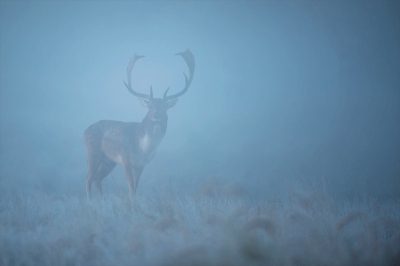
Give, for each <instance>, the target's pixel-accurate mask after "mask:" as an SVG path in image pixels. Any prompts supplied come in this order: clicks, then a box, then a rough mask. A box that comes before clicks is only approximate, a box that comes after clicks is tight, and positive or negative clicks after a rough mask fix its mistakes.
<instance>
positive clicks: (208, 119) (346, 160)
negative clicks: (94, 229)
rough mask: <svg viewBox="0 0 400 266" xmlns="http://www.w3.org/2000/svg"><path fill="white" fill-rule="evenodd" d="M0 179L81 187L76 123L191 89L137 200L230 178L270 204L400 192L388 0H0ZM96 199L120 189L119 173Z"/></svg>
mask: <svg viewBox="0 0 400 266" xmlns="http://www.w3.org/2000/svg"><path fill="white" fill-rule="evenodd" d="M0 17H1V19H0V20H1V26H0V27H1V28H0V29H1V36H0V37H1V58H0V61H1V69H0V70H1V72H0V74H1V83H0V85H1V94H0V97H1V110H0V111H1V121H0V122H1V124H0V125H1V128H0V134H1V135H0V137H1V143H0V144H1V146H0V149H1V154H0V156H1V157H0V163H1V165H0V176H1V180H0V184H1V186H2V188H3V189H5V190H7V191H12V192H15V193H48V194H60V195H79V196H85V176H86V171H87V168H86V153H85V148H84V144H83V138H82V135H83V131H84V130H85V129H86V128H87V127H88V126H89V125H90V124H92V123H94V122H96V121H98V120H101V119H113V120H121V121H141V119H142V118H143V117H144V115H145V114H146V111H147V110H146V109H145V108H143V107H142V106H141V105H140V103H139V101H138V100H137V99H135V97H133V96H132V95H131V94H130V93H129V92H128V91H127V89H126V88H125V86H124V85H123V80H125V79H126V72H125V71H126V67H127V64H128V61H129V59H130V57H131V56H132V55H133V54H134V53H135V52H137V53H138V54H141V55H146V57H145V58H143V59H141V60H140V61H139V62H138V63H137V65H136V67H135V69H134V71H133V72H134V74H133V79H134V82H133V85H134V86H136V88H137V90H138V91H140V92H142V93H148V91H149V85H150V84H153V89H154V93H155V96H156V97H161V96H162V94H163V92H164V90H165V89H166V88H167V87H168V86H171V92H170V93H174V92H177V91H179V90H181V89H182V88H183V85H184V77H183V75H182V72H183V71H184V72H185V73H188V70H187V67H186V65H185V63H184V61H183V60H182V58H180V57H177V56H175V55H174V54H175V53H176V52H181V51H184V50H185V49H186V48H189V49H190V50H191V51H192V52H193V54H194V55H195V58H196V70H195V75H194V79H193V83H192V85H191V87H190V89H189V91H188V92H187V94H185V95H184V96H182V97H181V98H180V100H179V102H178V103H177V105H176V106H175V107H174V108H172V109H170V110H169V124H168V130H167V134H166V136H165V138H164V140H163V141H162V143H161V144H160V146H159V149H158V152H157V155H156V157H155V159H154V160H153V161H152V162H151V163H149V164H148V166H147V167H146V168H145V170H144V172H143V175H142V178H141V180H140V182H139V189H138V194H139V195H142V196H149V197H159V196H161V197H162V196H163V195H165V194H166V193H174V194H178V195H195V194H196V193H198V191H199V189H200V188H201V187H203V186H204V184H210V183H213V182H214V181H216V180H218V182H220V183H218V184H221V186H224V185H236V186H240V187H243V188H245V189H246V190H247V192H248V193H249V195H250V196H251V198H252V199H267V200H273V199H278V198H279V197H281V196H284V195H286V194H287V193H288V191H289V189H292V188H296V187H297V186H298V185H299V184H303V186H306V187H308V186H309V187H322V185H323V184H325V185H326V187H327V188H328V189H329V190H330V191H331V192H332V193H335V194H336V195H338V196H340V197H345V198H351V197H353V196H354V195H356V194H359V193H367V194H368V195H371V196H374V197H377V198H381V199H385V198H387V197H394V196H396V197H397V196H400V195H399V194H400V74H399V70H400V7H399V3H398V2H397V1H193V2H191V1H146V2H145V1H143V2H142V1H138V2H136V1H135V2H131V1H120V2H117V1H71V2H55V1H1V10H0ZM103 186H104V190H105V193H106V194H110V193H116V192H118V191H120V190H123V191H125V192H126V193H127V191H128V190H127V187H126V182H125V178H124V176H123V173H122V171H121V168H120V167H117V168H116V170H115V171H114V173H112V174H111V175H110V176H109V177H107V178H106V179H105V180H104V181H103Z"/></svg>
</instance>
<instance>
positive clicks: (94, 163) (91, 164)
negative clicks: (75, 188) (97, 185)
mask: <svg viewBox="0 0 400 266" xmlns="http://www.w3.org/2000/svg"><path fill="white" fill-rule="evenodd" d="M100 165H101V161H100V160H98V159H96V158H93V157H89V158H88V172H87V175H86V196H87V198H88V199H90V197H91V188H92V183H93V180H94V177H95V175H96V173H97V171H98V170H99V168H100Z"/></svg>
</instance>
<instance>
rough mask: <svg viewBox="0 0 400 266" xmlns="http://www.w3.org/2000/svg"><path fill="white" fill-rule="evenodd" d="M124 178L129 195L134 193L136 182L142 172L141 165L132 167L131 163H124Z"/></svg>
mask: <svg viewBox="0 0 400 266" xmlns="http://www.w3.org/2000/svg"><path fill="white" fill-rule="evenodd" d="M124 172H125V178H126V181H127V182H128V187H129V193H130V195H131V196H134V195H135V194H136V189H137V187H138V182H139V179H140V176H141V175H142V172H143V167H133V166H131V165H124Z"/></svg>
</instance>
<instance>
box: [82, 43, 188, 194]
mask: <svg viewBox="0 0 400 266" xmlns="http://www.w3.org/2000/svg"><path fill="white" fill-rule="evenodd" d="M178 55H181V56H182V57H183V58H184V60H185V61H186V63H187V64H188V67H189V70H190V77H189V79H188V78H187V77H186V75H185V79H186V85H185V88H184V90H183V91H181V92H180V93H177V94H174V95H172V96H168V97H167V96H166V95H167V92H168V89H169V88H168V89H167V90H166V92H165V93H164V97H163V98H162V99H161V98H153V92H152V88H150V95H145V94H140V93H137V92H136V91H134V90H133V89H132V88H131V78H130V76H131V71H132V68H133V65H134V64H135V62H136V61H137V60H138V59H140V58H141V57H140V56H137V55H136V54H135V55H134V57H133V58H132V59H131V61H130V64H129V66H128V70H127V73H128V84H125V85H126V87H127V88H128V90H129V91H130V92H131V93H132V94H134V95H135V96H137V97H139V100H140V101H141V103H142V105H143V106H145V107H147V108H148V109H149V111H148V112H147V115H146V116H145V117H144V118H143V120H142V122H141V123H137V122H120V121H112V120H101V121H99V122H97V123H95V124H93V125H91V126H89V127H88V128H87V129H86V130H85V132H84V141H85V146H86V151H87V155H88V173H87V176H86V193H87V197H88V199H90V197H91V185H92V183H93V182H95V185H96V188H97V190H98V192H99V194H100V195H102V187H101V181H102V180H103V179H104V178H105V177H106V176H107V175H108V174H109V173H110V172H111V171H112V169H114V167H115V166H116V165H117V164H120V165H122V166H123V168H124V174H125V178H126V180H127V183H128V187H129V192H130V194H131V195H134V194H135V193H136V189H137V186H138V182H139V179H140V176H141V174H142V171H143V168H144V167H145V165H146V164H147V163H149V162H150V161H151V160H152V159H153V158H154V156H155V153H156V150H157V147H158V145H159V143H160V142H161V140H162V138H163V137H164V135H165V133H166V131H167V122H168V115H167V110H168V109H169V108H171V107H173V106H174V105H175V104H176V102H177V101H178V97H179V96H181V95H183V94H184V93H185V92H186V91H187V89H188V88H189V85H190V83H191V81H192V78H193V73H194V57H193V55H192V53H191V52H190V51H189V50H186V51H185V52H183V53H179V54H178Z"/></svg>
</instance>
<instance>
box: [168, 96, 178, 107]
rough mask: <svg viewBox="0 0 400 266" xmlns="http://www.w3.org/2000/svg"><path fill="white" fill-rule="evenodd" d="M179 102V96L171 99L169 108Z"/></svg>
mask: <svg viewBox="0 0 400 266" xmlns="http://www.w3.org/2000/svg"><path fill="white" fill-rule="evenodd" d="M177 102H178V98H175V99H172V100H169V101H168V102H167V105H168V108H171V107H174V106H175V104H176V103H177Z"/></svg>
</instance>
